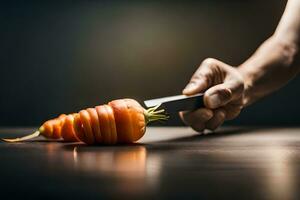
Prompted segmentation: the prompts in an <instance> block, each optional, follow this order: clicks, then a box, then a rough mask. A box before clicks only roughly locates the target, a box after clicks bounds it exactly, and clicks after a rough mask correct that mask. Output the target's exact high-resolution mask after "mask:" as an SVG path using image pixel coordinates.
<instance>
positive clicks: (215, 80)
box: [179, 0, 300, 132]
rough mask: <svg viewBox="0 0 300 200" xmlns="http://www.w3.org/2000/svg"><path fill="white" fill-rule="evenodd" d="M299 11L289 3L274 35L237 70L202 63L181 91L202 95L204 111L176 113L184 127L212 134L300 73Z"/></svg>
mask: <svg viewBox="0 0 300 200" xmlns="http://www.w3.org/2000/svg"><path fill="white" fill-rule="evenodd" d="M299 10H300V1H299V0H289V1H288V3H287V6H286V8H285V11H284V14H283V16H282V18H281V20H280V22H279V24H278V26H277V28H276V31H275V32H274V34H273V35H272V36H271V37H270V38H268V39H267V40H266V41H265V42H264V43H263V44H262V45H261V46H260V47H259V48H258V49H257V50H256V52H255V53H254V54H253V55H252V56H251V57H250V58H249V59H248V60H246V61H245V62H244V63H242V64H241V65H240V66H238V67H233V66H230V65H228V64H225V63H223V62H221V61H219V60H217V59H214V58H207V59H205V60H204V61H203V62H202V63H201V65H200V66H199V68H198V69H197V70H196V72H195V73H194V75H193V76H192V78H191V80H190V82H189V83H188V84H187V86H186V87H185V89H184V90H183V94H186V95H193V94H197V93H200V92H204V104H205V108H201V109H198V110H196V111H193V112H181V113H179V114H180V117H181V118H182V120H183V121H184V122H185V124H187V125H189V126H191V127H192V128H193V129H195V130H196V131H199V132H201V131H203V130H204V129H210V130H214V129H216V128H217V127H219V126H220V125H222V124H223V123H224V121H225V120H231V119H234V118H235V117H237V116H238V115H239V114H240V112H241V110H242V109H243V108H244V107H246V106H249V105H251V104H252V103H254V102H256V101H258V100H259V99H261V98H263V97H265V96H267V95H268V94H270V93H272V92H274V91H276V90H278V89H279V88H281V87H282V86H284V85H285V84H286V83H287V82H288V81H289V80H291V79H293V78H294V77H295V76H296V75H297V73H298V72H299V70H300V65H299V64H297V63H296V60H297V59H296V58H297V56H299V55H298V47H299V44H300V40H299V37H300V12H299Z"/></svg>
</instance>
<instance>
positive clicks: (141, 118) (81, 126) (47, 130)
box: [3, 99, 168, 144]
mask: <svg viewBox="0 0 300 200" xmlns="http://www.w3.org/2000/svg"><path fill="white" fill-rule="evenodd" d="M158 107H159V106H156V107H153V108H150V109H148V110H145V109H144V108H143V107H142V106H141V105H140V104H139V103H138V102H137V101H135V100H133V99H118V100H114V101H111V102H109V103H108V105H100V106H96V107H95V108H88V109H85V110H81V111H80V112H79V113H73V114H69V115H65V114H62V115H60V116H59V117H57V118H55V119H51V120H48V121H46V122H45V123H44V124H43V125H42V126H41V127H40V128H39V129H38V130H37V131H36V132H34V133H33V134H31V135H27V136H24V137H21V138H16V139H3V140H4V141H6V142H20V141H25V140H29V139H32V138H35V137H37V136H39V135H42V136H44V137H46V138H51V139H60V138H62V139H64V141H66V142H78V141H81V142H84V143H86V144H116V143H132V142H135V141H137V140H139V139H140V138H141V137H143V135H144V134H145V131H146V126H147V124H148V123H149V122H152V121H156V120H167V119H168V116H166V115H165V114H164V110H163V109H162V110H157V108H158Z"/></svg>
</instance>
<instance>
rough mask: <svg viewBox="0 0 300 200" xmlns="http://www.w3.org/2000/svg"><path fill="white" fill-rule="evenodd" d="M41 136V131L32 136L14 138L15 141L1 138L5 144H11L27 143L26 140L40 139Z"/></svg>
mask: <svg viewBox="0 0 300 200" xmlns="http://www.w3.org/2000/svg"><path fill="white" fill-rule="evenodd" d="M39 135H40V131H35V132H34V133H32V134H30V135H26V136H24V137H20V138H13V139H8V138H1V140H2V141H4V142H10V143H14V142H22V141H25V140H30V139H32V138H35V137H38V136H39Z"/></svg>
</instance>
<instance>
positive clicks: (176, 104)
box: [144, 93, 204, 113]
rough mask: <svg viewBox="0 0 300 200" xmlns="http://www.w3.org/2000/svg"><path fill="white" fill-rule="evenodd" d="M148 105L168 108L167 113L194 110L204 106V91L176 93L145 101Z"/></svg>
mask: <svg viewBox="0 0 300 200" xmlns="http://www.w3.org/2000/svg"><path fill="white" fill-rule="evenodd" d="M144 104H145V105H146V107H148V108H149V107H154V106H157V105H160V106H159V107H161V108H163V109H165V110H166V112H167V113H176V112H179V111H192V110H196V109H198V108H201V107H203V106H204V103H203V93H199V94H196V95H191V96H186V95H176V96H169V97H163V98H157V99H150V100H146V101H144Z"/></svg>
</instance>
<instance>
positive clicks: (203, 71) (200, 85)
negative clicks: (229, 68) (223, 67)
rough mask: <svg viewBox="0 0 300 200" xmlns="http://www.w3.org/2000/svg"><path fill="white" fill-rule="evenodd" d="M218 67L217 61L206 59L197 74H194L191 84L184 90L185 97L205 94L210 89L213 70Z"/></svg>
mask: <svg viewBox="0 0 300 200" xmlns="http://www.w3.org/2000/svg"><path fill="white" fill-rule="evenodd" d="M217 65H218V63H217V60H215V59H213V58H207V59H205V60H204V61H203V62H202V63H201V65H200V66H199V68H198V69H197V70H196V72H195V73H194V74H193V76H192V78H191V80H190V82H189V83H188V84H187V85H186V87H185V88H184V89H183V91H182V93H183V94H185V95H193V94H197V93H199V92H203V91H204V90H206V89H207V88H208V87H209V83H210V82H212V81H211V80H210V79H211V78H212V77H213V71H214V70H213V69H214V68H215V67H216V66H217Z"/></svg>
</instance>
